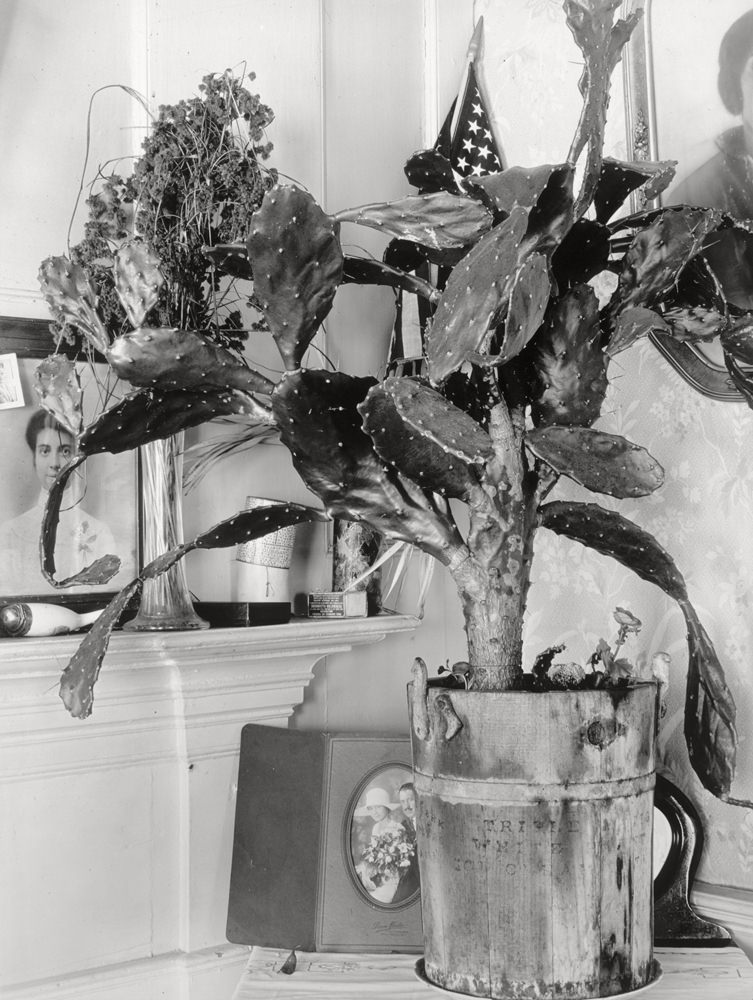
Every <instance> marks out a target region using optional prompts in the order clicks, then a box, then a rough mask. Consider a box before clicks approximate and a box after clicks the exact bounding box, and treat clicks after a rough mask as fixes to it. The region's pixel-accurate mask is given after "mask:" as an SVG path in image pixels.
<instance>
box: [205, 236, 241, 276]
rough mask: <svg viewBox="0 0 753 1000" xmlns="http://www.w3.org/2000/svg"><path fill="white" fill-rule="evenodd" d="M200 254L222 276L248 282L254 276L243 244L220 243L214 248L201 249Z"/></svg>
mask: <svg viewBox="0 0 753 1000" xmlns="http://www.w3.org/2000/svg"><path fill="white" fill-rule="evenodd" d="M201 252H202V253H203V254H204V256H205V257H206V258H207V260H208V261H210V263H212V264H214V266H215V267H216V268H217V270H218V271H222V272H223V273H224V274H229V275H230V276H231V277H233V278H246V279H248V280H251V279H252V278H253V276H254V272H253V271H252V269H251V264H250V262H249V259H248V250H247V248H246V244H245V243H222V244H218V245H217V246H214V247H202V248H201Z"/></svg>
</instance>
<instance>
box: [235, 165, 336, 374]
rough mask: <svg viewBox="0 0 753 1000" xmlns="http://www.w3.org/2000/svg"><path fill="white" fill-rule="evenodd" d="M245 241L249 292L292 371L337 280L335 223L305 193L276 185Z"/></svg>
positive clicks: (324, 313)
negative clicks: (251, 285) (250, 273)
mask: <svg viewBox="0 0 753 1000" xmlns="http://www.w3.org/2000/svg"><path fill="white" fill-rule="evenodd" d="M246 246H247V248H248V255H249V260H250V264H251V268H252V270H253V273H254V291H255V292H256V296H257V298H258V299H259V301H260V303H261V307H262V310H263V312H264V315H265V316H266V318H267V322H268V323H269V327H270V329H271V331H272V336H273V337H274V339H275V342H276V344H277V348H278V350H279V352H280V355H281V357H282V360H283V363H284V365H285V368H286V369H287V370H288V371H294V370H295V369H296V368H298V367H300V364H301V360H302V359H303V356H304V354H305V353H306V350H307V348H308V346H309V344H310V343H311V341H312V340H313V338H314V335H315V334H316V332H317V330H318V329H319V327H320V325H321V323H322V322H323V321H324V319H325V317H326V316H327V314H328V313H329V311H330V309H331V308H332V300H333V299H334V296H335V292H336V291H337V288H338V286H339V284H340V282H341V281H342V271H343V254H342V250H341V248H340V241H339V238H338V233H337V226H336V224H335V223H334V222H333V220H332V219H331V218H330V217H329V216H328V215H325V214H324V212H323V211H322V210H321V208H320V207H319V206H318V205H317V204H316V202H315V201H314V199H313V198H312V197H311V195H309V194H306V193H305V192H304V191H301V190H300V189H299V188H296V187H292V186H290V185H281V184H276V185H275V186H274V187H273V188H271V189H270V190H269V191H268V192H267V194H266V195H265V197H264V201H263V202H262V203H261V206H260V207H259V209H258V210H257V211H256V212H254V214H253V216H252V219H251V232H250V234H249V236H248V240H247V241H246Z"/></svg>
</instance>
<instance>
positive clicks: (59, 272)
mask: <svg viewBox="0 0 753 1000" xmlns="http://www.w3.org/2000/svg"><path fill="white" fill-rule="evenodd" d="M39 284H40V287H41V289H42V294H43V295H44V297H45V299H46V300H47V303H48V305H49V306H50V309H51V311H52V314H53V315H54V316H55V318H56V319H57V320H59V321H60V322H64V323H70V324H71V326H74V327H76V328H77V329H78V330H80V331H81V333H82V334H83V335H84V337H85V338H86V340H87V341H88V343H89V346H90V347H91V348H93V349H94V350H95V351H99V352H100V353H102V354H104V352H105V351H106V350H107V345H108V344H109V342H110V338H109V337H108V335H107V331H106V330H105V327H104V324H103V323H102V320H101V319H100V318H99V315H98V314H97V293H96V292H95V291H94V288H93V286H92V284H91V282H90V280H89V277H88V275H87V273H86V271H85V270H84V269H83V268H82V267H81V266H80V265H79V264H74V263H72V262H71V261H70V260H68V258H67V257H48V258H47V259H46V260H44V261H43V262H42V264H41V266H40V268H39Z"/></svg>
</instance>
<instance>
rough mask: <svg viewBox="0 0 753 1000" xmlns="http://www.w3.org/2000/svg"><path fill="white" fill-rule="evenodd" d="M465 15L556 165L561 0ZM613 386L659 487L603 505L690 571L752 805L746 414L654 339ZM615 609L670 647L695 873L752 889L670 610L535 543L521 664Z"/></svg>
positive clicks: (576, 651)
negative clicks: (733, 712) (721, 798)
mask: <svg viewBox="0 0 753 1000" xmlns="http://www.w3.org/2000/svg"><path fill="white" fill-rule="evenodd" d="M474 13H475V16H476V18H478V17H479V16H481V15H483V16H484V40H485V42H484V49H483V52H482V60H481V66H480V77H481V81H482V86H483V87H484V90H485V94H486V96H487V100H488V103H489V105H490V112H491V117H492V120H493V124H494V126H495V128H496V130H497V135H498V138H499V140H500V142H501V145H502V148H503V151H504V152H505V153H506V155H507V162H508V165H513V164H519V165H522V166H530V165H534V164H536V163H542V162H558V161H561V160H563V159H564V158H565V157H566V155H567V150H568V148H569V145H570V140H571V138H572V133H573V130H574V128H575V123H576V121H577V117H578V112H579V108H580V103H579V98H578V91H577V81H578V77H579V75H580V65H581V64H580V57H579V53H578V51H577V49H576V48H575V47H574V44H573V42H572V38H571V36H570V33H569V31H568V29H567V26H566V25H565V23H564V15H563V12H562V5H561V2H560V0H478V2H477V3H476V5H475V10H474ZM618 73H619V70H618ZM610 116H611V123H610V127H609V131H608V136H607V149H608V152H610V153H611V154H612V155H618V156H619V155H624V113H623V111H622V97H621V86H620V85H619V81H617V86H616V87H615V88H613V96H612V104H611V105H610ZM610 378H611V388H610V394H609V396H608V399H607V403H606V405H605V407H604V414H605V416H604V417H602V419H601V421H600V423H599V426H600V427H601V428H602V429H603V430H608V431H614V432H618V433H620V434H624V435H625V436H626V437H627V438H629V439H630V440H632V441H635V442H636V443H638V444H641V445H643V446H644V447H646V448H648V450H649V451H650V452H651V454H652V455H654V457H655V458H656V459H657V460H658V461H659V462H660V463H661V465H662V466H663V467H664V469H665V473H666V480H665V485H664V486H663V488H661V489H660V490H659V491H658V492H657V493H656V494H654V495H653V496H651V497H647V498H643V499H639V500H631V501H611V500H610V498H607V497H604V498H599V502H600V503H602V504H603V505H604V506H612V507H614V509H619V510H621V511H622V512H623V513H625V514H626V515H627V516H629V517H630V518H631V519H633V520H635V521H636V522H637V523H638V524H640V525H642V526H643V527H645V528H646V529H647V530H649V531H650V532H651V533H652V534H654V535H655V536H656V538H657V539H658V540H659V541H660V542H661V543H662V544H663V545H664V547H665V548H666V549H667V550H668V551H669V552H670V553H671V555H672V556H673V558H674V559H675V562H676V563H677V565H678V567H679V568H680V570H681V572H682V573H683V575H684V576H685V579H686V582H687V585H688V590H689V594H690V599H691V601H692V602H693V604H694V606H695V607H696V610H697V611H698V613H699V615H700V617H701V619H702V621H703V622H704V624H705V626H706V629H707V631H708V632H709V635H710V637H711V639H712V641H713V642H714V645H715V647H716V650H717V653H718V654H719V657H720V659H721V661H722V663H723V665H724V668H725V672H726V675H727V680H728V683H729V685H730V688H731V689H732V693H733V696H734V698H735V701H736V704H737V719H738V733H739V738H740V742H739V749H738V763H737V776H736V779H735V783H734V786H733V789H732V794H733V795H734V796H736V797H739V798H747V799H753V667H752V666H751V662H752V661H753V533H752V532H751V524H753V462H750V461H749V455H750V453H751V448H752V447H753V411H751V410H750V409H749V408H748V407H747V406H746V405H744V404H742V403H729V402H723V403H722V402H716V401H713V400H710V399H707V398H705V397H703V396H702V395H700V394H698V393H697V392H696V391H695V390H693V389H691V388H690V387H689V386H688V385H687V384H686V383H685V382H684V380H683V379H682V378H681V376H680V375H679V374H677V373H676V372H675V371H674V370H673V369H672V368H671V367H670V366H669V364H668V363H667V362H666V361H665V360H664V359H663V358H662V357H661V356H660V355H659V353H658V351H657V350H656V349H655V348H654V347H653V346H652V345H651V344H650V343H648V342H645V343H643V344H642V345H640V346H638V347H636V348H633V349H631V350H629V351H628V352H625V353H623V354H620V355H618V356H617V357H616V358H615V359H614V360H613V362H612V365H611V368H610ZM558 490H559V493H558V495H559V496H563V497H564V496H571V497H576V496H580V497H583V495H584V494H585V492H586V491H582V490H581V491H579V488H578V487H576V486H575V485H572V484H571V485H569V486H568V485H561V486H559V487H558ZM588 498H589V499H591V500H593V495H592V494H588ZM617 606H622V607H627V608H629V609H630V610H631V611H632V612H633V613H634V614H635V615H637V616H638V618H640V619H641V621H642V622H643V628H642V630H641V632H640V634H639V635H638V636H636V637H631V639H630V640H629V642H628V645H627V647H626V655H628V656H630V657H631V658H633V659H636V658H649V659H650V657H651V656H652V655H653V653H655V652H658V651H665V652H667V653H669V654H670V656H671V680H670V694H669V702H668V711H667V714H666V716H665V718H664V720H663V722H662V726H661V731H660V736H659V755H660V761H661V767H662V768H663V769H664V770H665V771H666V772H667V773H668V776H669V777H670V778H671V779H672V780H674V781H675V782H676V783H677V784H678V785H679V786H680V787H681V788H682V789H683V790H684V791H685V793H686V794H687V795H688V796H689V797H690V799H691V800H692V801H693V802H694V803H695V805H696V807H697V808H698V810H699V812H700V814H701V816H702V818H703V819H704V828H705V831H706V845H705V850H704V855H703V858H702V861H701V866H700V869H699V873H698V875H699V878H701V879H702V880H703V881H705V882H709V883H714V884H722V885H733V886H738V887H743V888H745V887H747V888H751V889H753V812H751V811H749V810H745V809H743V808H740V807H736V806H728V805H724V804H722V803H720V802H718V800H716V799H715V798H714V797H713V796H711V795H709V794H708V793H707V792H705V790H704V789H703V788H702V787H701V785H700V782H698V780H697V779H696V778H695V775H694V774H693V772H692V771H691V769H690V765H689V762H688V757H687V751H686V749H685V742H684V737H683V731H682V730H683V703H684V689H685V676H686V666H687V644H686V641H685V628H684V620H683V617H682V615H681V613H680V611H679V609H678V608H677V606H676V605H675V603H674V602H673V601H671V600H669V599H668V598H666V597H665V596H664V594H663V593H662V592H661V591H660V590H659V589H658V588H656V587H654V586H652V585H650V584H647V583H644V582H643V581H641V580H639V579H638V578H637V577H635V576H634V575H633V574H631V573H629V572H628V571H627V570H624V569H623V568H622V567H621V566H619V565H618V564H617V563H616V562H614V561H613V560H611V559H608V558H607V557H602V556H599V555H597V554H595V553H593V552H592V551H590V550H588V549H586V548H584V547H583V546H580V545H578V544H577V543H571V542H568V541H566V540H564V539H561V538H559V537H558V536H554V535H553V534H551V533H549V532H541V533H540V536H539V539H538V540H537V550H536V559H535V562H534V583H533V587H532V593H531V600H530V604H529V613H528V618H527V624H526V649H525V660H526V662H527V663H530V662H532V660H533V658H534V657H535V655H536V653H537V652H539V651H540V650H542V649H544V648H546V647H547V646H550V645H552V644H553V643H555V642H565V643H567V647H568V648H567V653H566V654H565V655H566V656H567V658H568V659H572V660H578V661H581V662H582V661H583V660H584V659H585V658H586V657H587V656H588V655H589V654H590V652H591V651H592V650H593V648H594V645H595V643H596V642H597V641H598V639H599V638H600V637H603V638H605V639H608V640H609V639H612V638H613V636H614V633H615V630H616V627H615V623H614V620H613V618H612V613H613V611H614V609H615V607H617Z"/></svg>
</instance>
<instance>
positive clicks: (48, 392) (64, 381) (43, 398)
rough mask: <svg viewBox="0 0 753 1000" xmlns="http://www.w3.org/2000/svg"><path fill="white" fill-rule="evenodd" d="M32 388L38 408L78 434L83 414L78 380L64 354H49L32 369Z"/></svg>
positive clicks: (72, 365)
mask: <svg viewBox="0 0 753 1000" xmlns="http://www.w3.org/2000/svg"><path fill="white" fill-rule="evenodd" d="M34 389H35V391H36V394H37V396H38V397H39V402H40V404H41V405H42V407H43V408H44V409H45V410H47V412H48V413H51V414H52V415H53V417H55V419H56V420H57V421H58V422H59V423H61V424H62V425H63V427H67V428H68V430H69V431H70V432H71V434H72V435H73V436H74V437H78V435H79V432H80V430H81V425H82V423H83V416H82V413H81V380H80V378H79V377H78V372H77V371H76V365H75V363H74V362H73V361H71V360H70V359H69V358H66V356H65V355H64V354H51V355H50V357H49V358H45V359H44V361H40V363H39V364H38V365H37V367H36V369H35V371H34Z"/></svg>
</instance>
